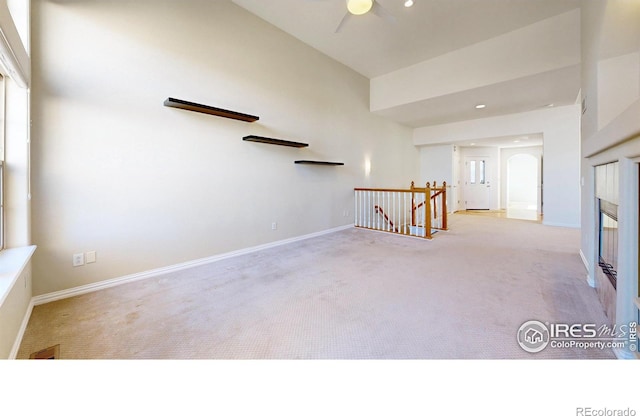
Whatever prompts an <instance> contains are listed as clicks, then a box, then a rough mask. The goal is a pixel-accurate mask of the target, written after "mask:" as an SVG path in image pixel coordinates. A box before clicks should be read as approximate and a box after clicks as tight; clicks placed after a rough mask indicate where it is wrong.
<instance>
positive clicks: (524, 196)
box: [507, 153, 540, 221]
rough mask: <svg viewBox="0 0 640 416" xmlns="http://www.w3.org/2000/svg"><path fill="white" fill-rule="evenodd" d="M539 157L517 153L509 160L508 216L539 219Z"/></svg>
mask: <svg viewBox="0 0 640 416" xmlns="http://www.w3.org/2000/svg"><path fill="white" fill-rule="evenodd" d="M539 175H540V173H539V170H538V159H537V158H536V157H535V156H532V155H529V154H524V153H520V154H516V155H513V156H511V157H510V158H509V160H508V161H507V217H508V218H516V219H523V220H533V221H537V220H538V197H539V195H538V194H539V192H538V182H539V177H540V176H539Z"/></svg>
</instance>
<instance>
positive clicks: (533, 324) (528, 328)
mask: <svg viewBox="0 0 640 416" xmlns="http://www.w3.org/2000/svg"><path fill="white" fill-rule="evenodd" d="M518 343H519V344H520V347H522V349H523V350H525V351H527V352H532V353H536V352H540V351H542V350H543V349H545V348H546V347H547V345H548V344H549V329H548V328H547V326H546V325H545V324H543V323H542V322H540V321H527V322H525V323H523V324H522V325H520V328H519V329H518Z"/></svg>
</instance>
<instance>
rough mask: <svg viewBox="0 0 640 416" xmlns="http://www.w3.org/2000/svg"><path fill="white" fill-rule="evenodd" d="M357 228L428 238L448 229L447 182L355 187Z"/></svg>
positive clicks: (355, 222) (355, 219)
mask: <svg viewBox="0 0 640 416" xmlns="http://www.w3.org/2000/svg"><path fill="white" fill-rule="evenodd" d="M354 191H355V209H354V214H355V215H354V224H355V226H356V227H360V228H368V229H372V230H378V231H386V232H391V233H396V234H403V235H410V236H414V237H422V238H426V239H431V238H432V235H433V232H434V231H435V230H447V205H446V196H447V184H446V182H443V183H442V186H440V187H438V186H437V185H436V182H433V185H431V184H430V183H428V182H427V184H426V186H425V187H422V188H419V187H416V186H415V183H414V182H411V187H410V188H409V189H385V188H355V189H354Z"/></svg>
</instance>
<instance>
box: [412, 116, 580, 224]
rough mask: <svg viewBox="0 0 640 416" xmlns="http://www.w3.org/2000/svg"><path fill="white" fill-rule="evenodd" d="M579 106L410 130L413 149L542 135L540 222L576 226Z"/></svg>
mask: <svg viewBox="0 0 640 416" xmlns="http://www.w3.org/2000/svg"><path fill="white" fill-rule="evenodd" d="M579 129H580V107H579V106H578V105H571V106H564V107H556V108H549V109H543V110H537V111H531V112H528V113H519V114H512V115H507V116H500V117H489V118H483V119H477V120H468V121H462V122H457V123H449V124H441V125H438V126H430V127H422V128H418V129H415V130H414V134H413V142H414V144H415V145H416V146H421V145H429V144H443V143H462V142H469V141H478V140H481V139H484V138H492V137H506V136H516V135H526V134H537V133H542V134H543V138H544V173H543V175H544V179H543V181H544V189H543V192H544V219H543V222H544V223H545V224H547V225H557V226H568V227H578V226H579V224H580V158H579V155H580V130H579Z"/></svg>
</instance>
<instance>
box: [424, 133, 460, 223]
mask: <svg viewBox="0 0 640 416" xmlns="http://www.w3.org/2000/svg"><path fill="white" fill-rule="evenodd" d="M419 149H420V181H419V182H418V183H416V186H424V185H425V184H426V183H427V182H429V183H431V184H433V181H436V182H437V185H438V186H440V185H442V182H443V181H444V182H447V186H448V188H447V209H448V210H449V211H454V209H455V207H454V198H455V193H456V191H457V188H456V185H455V184H454V180H453V177H454V149H453V145H450V144H445V145H441V146H421V147H420V148H419Z"/></svg>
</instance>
